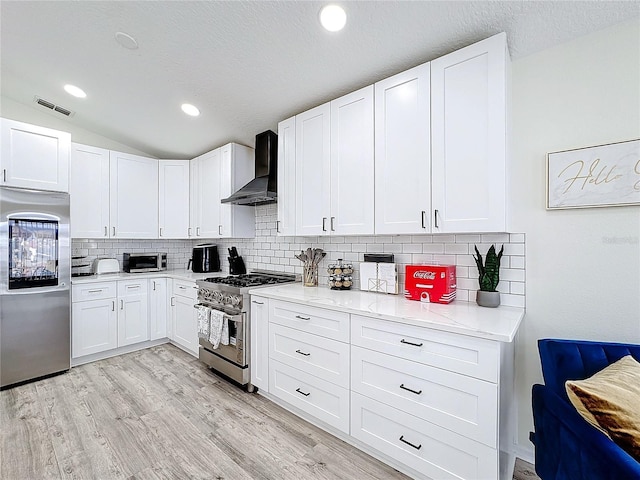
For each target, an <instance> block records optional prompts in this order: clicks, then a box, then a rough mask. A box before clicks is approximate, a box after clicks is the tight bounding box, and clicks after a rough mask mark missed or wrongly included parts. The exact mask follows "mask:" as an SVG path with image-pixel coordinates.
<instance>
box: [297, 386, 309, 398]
mask: <svg viewBox="0 0 640 480" xmlns="http://www.w3.org/2000/svg"><path fill="white" fill-rule="evenodd" d="M296 392H298V393H299V394H300V395H304V396H305V397H308V396H309V395H311V392H309V393H304V392H303V391H302V390H300V389H299V388H296Z"/></svg>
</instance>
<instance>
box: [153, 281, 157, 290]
mask: <svg viewBox="0 0 640 480" xmlns="http://www.w3.org/2000/svg"><path fill="white" fill-rule="evenodd" d="M152 282H153V291H155V290H156V281H155V280H152Z"/></svg>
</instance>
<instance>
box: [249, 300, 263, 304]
mask: <svg viewBox="0 0 640 480" xmlns="http://www.w3.org/2000/svg"><path fill="white" fill-rule="evenodd" d="M251 303H255V304H256V305H264V302H258V301H256V300H253V301H252V302H251Z"/></svg>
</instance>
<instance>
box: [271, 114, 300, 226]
mask: <svg viewBox="0 0 640 480" xmlns="http://www.w3.org/2000/svg"><path fill="white" fill-rule="evenodd" d="M276 230H277V234H278V235H295V234H296V118H295V117H291V118H288V119H287V120H283V121H282V122H280V123H278V223H277V225H276Z"/></svg>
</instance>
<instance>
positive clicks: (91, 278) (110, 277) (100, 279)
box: [71, 270, 227, 285]
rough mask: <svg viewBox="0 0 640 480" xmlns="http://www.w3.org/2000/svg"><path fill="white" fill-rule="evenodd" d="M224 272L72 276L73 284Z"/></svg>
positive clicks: (198, 277)
mask: <svg viewBox="0 0 640 480" xmlns="http://www.w3.org/2000/svg"><path fill="white" fill-rule="evenodd" d="M226 276H227V274H226V273H224V272H208V273H193V272H192V271H191V270H163V271H161V272H144V273H126V272H118V273H101V274H99V275H88V276H86V277H72V278H71V284H72V285H79V284H81V283H96V282H114V281H117V280H131V279H133V278H163V277H165V278H175V279H178V280H188V281H194V282H195V281H196V280H202V279H203V278H210V277H226Z"/></svg>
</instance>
